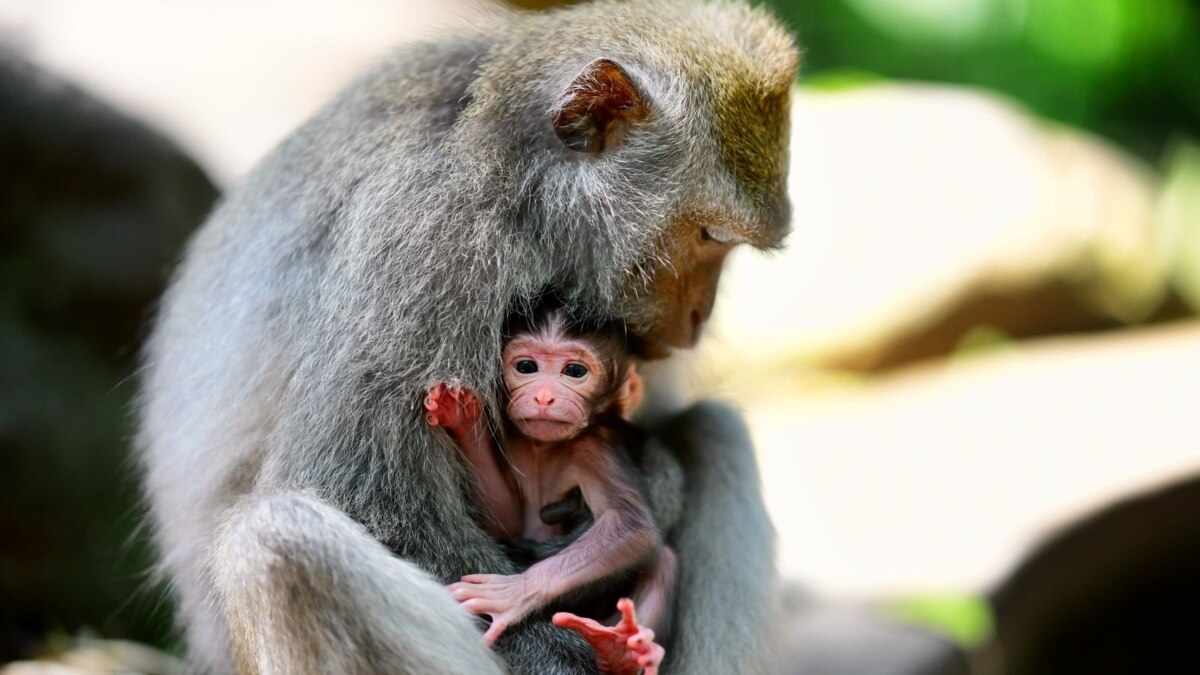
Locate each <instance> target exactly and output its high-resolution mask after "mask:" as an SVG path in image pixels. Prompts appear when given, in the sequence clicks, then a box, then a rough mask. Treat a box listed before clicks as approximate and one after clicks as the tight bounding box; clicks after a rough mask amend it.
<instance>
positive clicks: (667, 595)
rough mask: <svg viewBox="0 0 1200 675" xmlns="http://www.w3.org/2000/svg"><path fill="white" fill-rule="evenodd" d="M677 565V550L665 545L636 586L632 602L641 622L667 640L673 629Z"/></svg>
mask: <svg viewBox="0 0 1200 675" xmlns="http://www.w3.org/2000/svg"><path fill="white" fill-rule="evenodd" d="M676 568H677V565H676V561H675V552H674V551H672V550H671V547H669V546H663V547H662V550H661V551H659V554H658V556H656V558H655V560H654V562H653V563H651V564H650V566H649V568H648V569H647V570H646V572H645V573H644V575H643V576H642V577H641V578H640V579H638V583H637V587H635V588H634V589H633V601H634V603H635V604H636V605H637V610H638V614H639V615H640V616H641V618H642V623H644V624H645V625H647V626H649V627H650V628H652V629H654V633H655V634H656V635H659V636H660V637H662V638H664V639H665V638H666V637H667V636H668V635H669V634H670V630H671V611H672V602H671V601H672V599H673V598H674V594H675V575H676V574H675V573H676Z"/></svg>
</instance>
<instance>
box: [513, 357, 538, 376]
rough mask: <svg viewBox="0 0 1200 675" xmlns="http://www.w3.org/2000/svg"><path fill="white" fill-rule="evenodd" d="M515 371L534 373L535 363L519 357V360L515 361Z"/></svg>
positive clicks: (523, 373) (535, 369)
mask: <svg viewBox="0 0 1200 675" xmlns="http://www.w3.org/2000/svg"><path fill="white" fill-rule="evenodd" d="M517 372H518V373H521V374H522V375H528V374H530V373H536V372H537V364H536V363H534V362H533V361H530V360H529V359H521V360H520V361H517Z"/></svg>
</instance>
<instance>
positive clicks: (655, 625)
mask: <svg viewBox="0 0 1200 675" xmlns="http://www.w3.org/2000/svg"><path fill="white" fill-rule="evenodd" d="M626 335H627V333H626V329H625V326H624V324H623V323H621V322H617V321H605V320H581V319H577V318H574V317H572V316H570V314H569V313H568V312H567V311H566V309H565V308H562V307H558V306H556V305H555V304H554V303H553V301H550V302H548V303H544V304H543V305H542V306H541V307H539V308H537V309H536V310H534V312H533V314H532V316H529V315H525V314H520V315H517V316H516V317H514V321H511V322H510V328H509V329H508V330H507V331H506V342H505V345H504V351H503V353H502V362H501V363H502V366H501V367H502V372H503V376H504V388H505V392H506V396H505V397H504V398H505V414H504V416H503V421H504V424H503V434H502V438H503V439H504V451H503V452H501V450H500V448H498V447H497V446H496V444H495V443H494V442H493V440H492V438H491V431H490V429H489V428H488V424H487V421H486V420H484V419H482V416H481V407H480V405H479V403H478V400H477V399H476V397H475V396H474V395H473V394H472V393H471V392H469V391H465V390H462V389H457V388H452V387H447V386H445V385H437V386H435V387H434V388H433V389H431V391H430V392H429V396H428V397H427V398H426V400H425V408H426V410H427V411H428V413H427V415H426V419H427V421H428V422H429V423H430V424H433V425H441V426H443V427H445V428H446V430H447V432H449V433H450V435H451V437H452V438H454V439H455V440H456V441H457V442H458V443H459V445H460V446H462V449H463V452H464V454H465V456H466V458H467V460H468V461H469V462H470V464H471V467H472V470H473V473H474V474H475V477H476V479H477V484H478V490H479V495H478V496H479V501H480V503H481V504H482V505H483V507H484V510H485V519H486V520H485V522H486V523H488V525H489V531H490V532H492V534H493V535H494V536H497V537H499V538H501V539H508V540H512V539H517V540H519V541H520V540H523V541H527V542H533V543H534V544H545V543H551V542H560V543H558V545H557V547H556V548H557V549H558V550H556V551H554V553H553V555H545V554H543V555H537V556H535V559H536V562H535V563H534V564H533V565H532V566H530V567H529V568H528V569H525V570H523V571H522V572H521V573H520V574H515V575H498V574H471V575H467V576H464V577H463V578H462V580H461V581H459V582H457V583H454V584H451V585H450V586H449V587H448V588H449V590H450V592H451V595H452V596H453V597H454V599H455V600H457V601H459V602H460V603H462V605H463V606H464V607H466V608H467V609H469V610H470V611H472V612H474V613H477V614H487V615H490V616H491V617H492V623H491V626H490V627H489V628H488V630H487V632H486V633H485V634H484V639H485V640H486V641H487V643H488V644H492V643H493V642H494V641H495V640H496V638H498V637H499V636H500V634H501V633H503V632H504V630H505V629H506V628H508V627H509V626H510V625H512V624H514V623H516V622H518V621H521V620H522V619H524V618H526V617H527V616H529V615H530V614H531V613H532V612H534V611H536V610H539V609H542V608H544V607H546V606H547V605H550V604H551V603H556V604H559V603H561V600H562V598H563V596H566V595H568V594H579V593H580V592H581V591H583V590H584V589H585V588H586V589H587V590H588V594H589V595H591V596H596V595H599V596H600V597H601V598H605V597H607V599H608V601H607V603H608V604H605V603H604V601H603V600H602V601H601V606H602V607H604V606H606V607H608V608H609V611H611V607H612V604H611V603H612V602H615V601H616V599H617V598H619V597H621V595H623V594H627V593H628V592H629V589H632V591H633V593H632V595H633V601H632V602H629V601H626V603H627V605H626V608H625V611H624V612H623V614H625V617H624V618H623V621H622V623H624V624H626V625H632V626H637V623H636V621H635V620H634V619H633V607H634V605H635V604H636V606H637V607H638V608H639V609H640V611H641V614H642V616H643V618H644V620H645V623H646V624H647V625H648V626H649V628H640V627H638V628H636V629H635V632H634V634H633V635H629V636H627V635H625V634H624V633H623V632H621V631H620V628H617V627H614V628H608V627H605V626H603V625H601V624H599V623H597V622H595V621H585V620H584V619H583V617H578V616H575V615H573V614H570V613H567V612H560V613H559V614H556V615H555V617H554V623H555V624H556V625H559V626H565V627H571V628H573V629H575V630H577V631H578V632H579V633H580V634H581V635H582V636H583V637H584V639H585V640H587V641H588V642H589V643H590V644H592V646H593V648H594V649H595V650H596V652H597V654H602V655H604V656H605V659H606V660H613V659H614V658H615V660H617V661H618V663H607V662H602V664H601V668H602V672H605V673H618V672H620V673H623V672H636V671H637V669H638V667H642V668H646V671H647V673H651V674H652V673H654V672H657V666H658V664H659V663H660V662H661V660H662V653H663V650H662V648H661V647H660V646H659V645H657V644H655V643H654V637H655V635H656V634H657V635H662V636H664V637H665V636H666V634H667V633H666V631H667V625H666V623H667V618H668V613H669V611H670V606H669V604H670V600H671V593H672V591H673V588H674V583H675V564H676V563H675V556H674V553H673V552H672V551H671V550H670V549H669V548H667V547H665V546H664V545H663V542H662V535H661V533H660V531H659V526H658V524H657V523H656V522H655V519H654V516H653V515H652V514H651V512H650V505H649V503H648V501H647V499H646V498H645V497H644V496H643V493H644V491H645V487H644V486H643V485H642V481H641V479H640V468H639V467H640V465H641V461H640V459H641V455H642V454H643V452H644V449H645V448H644V445H645V442H644V439H643V437H642V433H641V431H640V430H638V429H637V427H635V426H633V425H632V424H630V423H629V422H628V421H626V418H627V417H628V416H629V415H631V414H632V413H633V411H634V410H635V409H636V408H637V406H638V404H639V403H640V402H641V395H642V388H641V379H640V378H639V376H638V374H637V370H636V368H635V366H634V364H633V362H632V360H631V358H630V353H629V347H628V345H627V344H626ZM581 511H582V512H584V513H583V514H580V512H581ZM583 515H586V516H590V518H589V520H590V523H589V526H588V527H586V529H584V530H583V531H582V533H579V534H577V536H576V537H574V538H573V540H572V541H570V542H569V543H567V542H565V541H563V538H564V537H567V536H568V535H570V534H572V530H576V529H577V527H578V525H579V523H578V521H579V520H581V519H582V516H583ZM630 577H632V583H630V581H631V579H630ZM598 582H603V583H598ZM568 606H571V605H568ZM610 655H615V657H612V656H610Z"/></svg>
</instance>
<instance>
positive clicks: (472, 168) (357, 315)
mask: <svg viewBox="0 0 1200 675" xmlns="http://www.w3.org/2000/svg"><path fill="white" fill-rule="evenodd" d="M795 60H796V54H795V50H794V48H793V46H792V43H791V40H790V38H789V36H788V35H787V34H786V33H785V32H784V31H783V30H782V29H781V28H780V27H779V26H778V25H777V23H776V22H774V21H773V20H772V19H771V18H770V17H769V16H767V15H766V14H764V13H763V12H761V11H757V10H750V9H748V8H745V7H742V6H740V5H735V4H725V3H713V4H708V5H690V4H682V3H675V2H646V3H630V4H617V3H598V4H594V5H588V6H582V7H575V8H571V9H567V10H563V11H559V12H551V13H546V14H538V15H522V16H518V17H513V18H511V19H506V20H502V21H499V22H498V23H497V24H496V25H494V26H490V27H488V30H487V31H485V32H480V33H477V34H473V35H468V36H465V37H460V38H455V39H452V40H445V41H438V42H429V43H423V44H416V45H412V46H410V47H407V48H405V49H403V50H401V51H400V52H398V53H397V54H396V55H394V56H393V57H392V58H391V59H389V60H388V61H387V62H385V63H383V64H381V65H380V66H379V67H378V68H377V69H375V70H374V71H372V72H371V73H369V74H368V75H366V76H365V77H363V78H362V79H360V80H359V81H358V82H356V83H355V84H354V85H353V86H351V87H350V88H349V89H347V90H346V91H345V92H344V93H343V94H341V95H340V96H339V97H338V98H337V99H335V100H334V101H333V102H332V103H331V104H330V105H329V106H328V107H327V108H326V109H325V110H324V111H322V112H321V113H320V114H319V115H318V116H317V117H316V118H314V119H313V120H312V121H310V122H309V123H308V124H306V125H305V126H303V127H302V128H301V129H299V130H298V131H297V132H296V133H295V134H294V135H293V136H292V137H291V138H289V139H288V140H287V141H285V142H284V143H283V144H282V145H281V146H280V147H279V148H277V149H276V150H275V151H274V152H273V153H272V154H271V155H270V156H269V157H268V158H267V159H265V160H264V161H263V163H262V164H261V165H260V166H259V167H258V168H257V169H256V170H255V171H254V172H253V173H252V174H251V175H250V176H249V177H248V178H247V179H246V181H245V182H244V184H243V185H241V186H239V187H238V189H236V190H235V191H233V192H232V193H231V194H230V195H229V196H228V197H227V198H226V199H225V201H224V202H223V203H222V205H221V206H220V207H219V208H218V209H217V211H216V212H215V213H214V214H213V216H212V217H211V219H210V220H209V221H208V223H207V224H206V225H205V226H204V228H203V229H202V230H201V231H200V232H199V233H198V234H197V236H196V237H195V239H194V240H193V241H192V242H191V244H190V246H189V249H188V251H187V255H186V257H185V260H184V263H183V264H182V266H181V267H180V269H179V271H178V273H177V275H176V278H175V280H174V282H173V284H172V286H171V288H170V290H169V291H168V293H167V295H166V297H165V298H164V301H163V304H162V307H161V310H160V314H159V316H158V318H157V323H156V326H155V329H154V332H153V334H152V336H151V339H150V341H149V344H148V347H147V351H146V369H145V374H144V380H143V383H144V394H143V405H142V409H141V416H140V432H139V437H138V444H139V447H140V450H141V458H142V466H143V467H144V470H145V485H146V492H147V497H148V502H149V505H150V513H151V517H152V524H153V529H154V532H155V535H156V539H157V541H158V543H159V546H160V549H161V551H162V559H163V569H164V571H165V573H166V575H167V576H168V577H169V578H170V579H171V580H172V581H173V586H174V589H175V593H176V597H177V599H178V601H179V608H180V618H181V622H182V624H183V625H184V626H185V627H186V629H187V631H188V641H189V644H190V646H191V658H192V660H193V661H194V663H195V664H196V665H197V666H198V667H200V668H202V669H208V670H215V671H221V670H227V669H229V668H230V667H231V664H232V656H231V651H232V652H236V653H237V654H238V655H239V657H238V658H239V660H240V662H241V663H242V666H243V668H244V669H248V670H252V669H254V668H251V667H250V666H249V665H247V664H257V665H256V666H254V667H255V668H258V669H266V670H272V669H273V668H271V667H267V666H266V665H264V663H267V664H271V663H280V662H286V661H287V658H290V657H287V658H285V657H286V655H289V654H290V655H293V656H294V655H295V654H299V653H305V652H306V650H307V651H311V650H313V649H317V647H316V645H321V644H322V638H321V636H319V635H314V634H313V633H314V631H315V632H317V633H322V635H326V634H333V633H337V634H342V633H346V632H347V631H348V632H349V634H351V635H359V634H362V635H369V636H370V640H369V642H370V645H372V646H370V648H367V647H366V646H363V645H359V647H360V648H359V649H358V651H353V650H351V651H347V652H345V653H342V651H339V650H338V649H337V648H336V647H334V646H325V647H322V648H321V649H320V650H319V651H321V653H323V654H328V655H329V656H327V657H326V658H328V659H334V660H335V661H336V660H337V659H339V658H344V659H346V661H345V663H342V665H343V666H344V667H345V668H347V669H348V672H358V671H364V672H373V671H375V670H380V671H388V670H389V669H388V667H385V666H387V664H389V663H391V661H389V659H391V658H392V657H391V656H389V655H390V654H391V653H392V650H391V648H390V647H387V645H393V646H394V645H395V644H397V643H400V642H404V639H403V638H404V637H411V635H410V634H409V632H406V631H398V630H394V628H395V626H394V625H393V624H394V623H395V622H394V621H390V620H382V619H381V621H380V623H381V624H382V625H376V623H375V622H371V621H368V620H367V619H366V618H364V617H369V616H370V615H371V612H370V608H371V607H382V606H385V605H388V603H389V602H399V601H398V600H395V599H394V598H392V597H391V595H389V594H388V593H387V592H384V591H379V592H373V593H367V592H366V590H365V589H366V587H367V585H369V584H368V582H367V581H366V580H362V583H356V582H355V580H356V579H357V577H356V576H355V574H354V573H352V571H351V570H352V569H355V568H363V567H364V566H369V564H372V563H371V561H375V560H376V558H375V557H374V556H375V555H376V552H377V551H376V548H373V546H377V544H373V543H372V542H383V543H385V544H386V545H387V546H388V547H389V548H390V549H392V550H394V551H396V552H398V553H399V554H400V555H401V556H402V557H403V558H405V559H407V560H409V561H412V562H413V563H415V564H416V565H417V566H419V567H420V568H422V569H424V570H426V571H428V572H429V573H431V574H433V575H434V576H435V577H437V578H439V579H441V580H449V579H454V578H457V577H459V576H461V575H462V574H465V573H468V572H478V571H481V570H495V571H503V570H505V569H507V568H508V567H509V566H510V565H509V563H508V562H507V561H506V560H505V559H504V557H503V555H502V553H501V552H500V550H499V548H498V547H497V546H496V544H495V542H493V541H491V540H490V539H489V538H488V537H487V536H486V533H484V532H483V531H482V529H481V528H479V526H478V525H477V524H476V523H475V522H474V521H473V520H472V517H471V516H472V511H471V508H470V501H469V500H468V499H466V498H465V496H464V495H466V494H469V491H467V490H465V489H464V480H465V479H466V476H465V471H464V470H463V467H462V466H461V465H460V464H458V463H456V462H455V461H454V449H453V448H451V447H448V445H447V444H446V443H445V442H444V441H443V440H441V439H440V438H439V437H438V436H437V435H435V434H433V433H431V432H430V430H428V429H427V428H425V426H424V424H423V421H422V419H421V413H420V400H421V396H422V393H423V392H424V391H425V390H426V388H427V387H428V386H429V385H430V384H433V383H435V382H460V383H462V384H464V385H466V386H468V387H471V388H473V389H475V390H477V391H489V390H490V388H491V384H492V383H493V382H494V381H495V377H496V372H497V367H498V363H499V351H500V345H501V337H500V326H501V324H502V321H503V315H504V313H505V311H506V310H507V309H508V308H509V307H510V306H511V304H512V303H513V302H514V301H518V302H519V301H520V300H521V299H522V298H529V297H532V296H533V295H535V294H536V293H537V292H539V291H541V290H542V289H544V288H546V287H552V288H554V289H555V290H556V291H557V292H558V293H559V294H560V295H562V296H563V297H564V298H565V299H566V300H567V301H569V302H571V303H573V304H575V305H576V306H577V307H579V308H580V309H581V311H584V312H592V313H595V314H605V315H613V316H619V317H622V318H624V319H626V320H627V321H628V322H629V324H630V325H631V326H632V327H633V330H634V331H635V332H636V333H637V334H638V336H639V337H640V338H641V339H642V340H643V341H644V343H645V345H646V349H647V351H648V352H649V353H651V354H653V355H664V354H665V353H667V351H668V350H669V349H670V348H672V347H687V346H690V345H691V344H693V343H694V341H695V339H696V337H697V336H698V334H699V330H700V328H701V326H702V325H703V323H704V321H705V320H706V319H707V318H708V316H709V313H710V311H711V309H712V302H713V297H714V293H715V289H716V285H717V281H718V279H719V274H720V269H721V264H722V262H723V260H724V258H725V256H726V254H727V253H728V252H729V250H730V249H732V248H733V247H734V246H736V245H738V244H741V243H749V244H751V245H754V246H757V247H762V248H769V247H773V246H776V245H778V244H779V243H780V241H781V239H782V237H783V236H784V234H785V233H786V229H787V218H788V205H787V197H786V194H785V180H786V162H787V158H786V136H787V128H786V119H787V101H788V92H789V91H790V87H791V83H792V79H793V77H794V69H795ZM685 464H686V462H685ZM697 482H698V484H699V483H702V481H697ZM689 486H690V483H689ZM689 490H691V487H689ZM346 515H348V516H349V518H345V516H346ZM310 521H311V522H310ZM305 523H307V525H306V524H305ZM291 528H295V532H296V533H303V536H302V537H301V535H300V534H297V535H296V536H297V537H300V538H301V539H304V542H305V546H299V545H298V544H296V542H295V541H294V540H293V539H289V538H288V537H287V536H285V535H288V533H291V532H292V531H293V530H292V529H291ZM364 533H365V534H364ZM289 536H290V535H289ZM307 537H311V539H307ZM268 544H269V545H268ZM242 547H249V550H250V551H251V552H247V551H244V550H242ZM264 547H265V548H264ZM264 550H272V551H276V553H275V554H272V555H267V554H265V553H263V554H262V556H261V557H262V558H263V559H265V560H269V561H274V563H280V561H282V563H280V564H286V565H294V566H295V567H296V569H294V570H292V572H293V574H292V575H291V576H292V577H295V579H296V580H297V581H296V582H295V583H296V584H298V585H297V586H295V588H299V589H302V590H296V591H294V592H291V593H290V594H285V595H286V596H287V597H288V598H290V600H289V601H288V602H293V603H294V602H300V606H299V607H291V609H290V610H289V611H283V610H281V608H280V607H279V605H280V603H282V602H283V600H281V599H280V596H279V595H278V594H276V593H272V592H271V590H270V589H269V588H263V587H261V584H260V585H255V582H253V577H254V575H253V574H252V573H251V572H250V571H248V570H247V569H245V567H243V566H244V565H248V564H250V561H253V560H258V557H256V555H254V554H252V552H253V551H259V552H260V553H261V552H262V551H264ZM234 551H240V552H241V553H239V554H238V555H234ZM279 551H284V552H285V553H286V554H285V553H279ZM304 551H307V553H305V552H304ZM322 551H323V552H324V553H322ZM680 554H681V557H684V556H687V555H688V551H687V550H686V547H684V548H683V549H682V550H681V551H680ZM697 557H699V556H697ZM385 560H389V559H385V558H379V561H380V562H379V563H378V564H379V565H382V566H384V567H386V568H387V569H389V570H392V572H391V573H395V574H399V572H396V571H395V570H394V569H393V568H392V567H389V565H393V564H394V563H389V562H383V561H385ZM264 564H265V563H264ZM395 564H398V563H395ZM343 566H345V567H343ZM321 570H328V571H329V574H328V575H327V576H328V578H329V579H335V580H338V581H329V582H328V583H337V584H349V587H348V588H343V587H341V586H339V587H338V592H337V593H335V592H333V591H332V590H330V589H329V588H327V587H326V586H324V585H323V584H324V583H325V582H323V581H321V579H323V578H325V577H323V576H322V572H321ZM685 572H686V571H685ZM282 577H288V575H282ZM282 577H281V575H279V574H274V575H269V576H268V577H266V578H268V579H270V580H275V581H278V579H280V578H282ZM289 578H290V577H289ZM275 581H270V582H267V581H264V582H262V583H263V584H266V585H267V586H269V585H270V583H274V582H275ZM682 583H684V584H685V585H686V584H687V583H688V578H687V576H686V573H685V576H684V577H683V582H682ZM394 585H395V584H393V586H394ZM730 587H733V586H732V585H730ZM303 589H307V590H303ZM414 592H415V591H414ZM687 592H688V589H686V588H684V589H682V590H681V593H687ZM697 592H699V591H698V590H697ZM356 595H363V597H364V598H372V597H373V598H374V602H373V603H367V600H365V599H364V600H363V601H362V602H364V603H367V604H368V607H365V608H360V612H359V613H360V616H358V617H356V618H355V621H353V622H351V621H350V620H349V619H348V618H346V616H347V615H349V614H354V612H353V611H349V610H347V609H339V608H338V607H336V606H332V605H331V604H330V603H331V602H332V601H331V600H330V598H334V597H340V598H343V599H345V598H349V597H354V596H356ZM321 598H324V599H325V602H324V603H323V602H322V601H321V600H320V599H321ZM297 599H299V600H297ZM258 607H261V608H263V609H262V611H264V612H268V615H269V616H271V617H276V618H278V617H281V616H287V617H294V618H295V620H296V621H297V622H298V623H297V626H309V627H310V629H309V630H302V629H301V628H298V627H291V628H286V629H285V628H280V627H278V626H275V627H271V626H269V625H266V624H264V623H263V622H261V621H252V620H250V619H247V618H246V615H247V613H249V614H253V613H254V612H255V611H257V609H256V608H258ZM379 613H380V616H390V614H389V613H388V612H385V611H384V610H383V609H379ZM343 619H345V620H344V621H343ZM326 625H327V627H328V630H326V631H324V632H322V631H316V629H312V626H326ZM351 625H353V626H355V627H354V628H351V627H349V626H351ZM364 626H365V627H364ZM548 630H549V629H543V628H539V627H536V626H533V627H529V628H527V629H521V630H514V631H513V633H514V634H513V636H512V637H511V638H510V640H509V642H510V643H502V644H500V645H498V649H499V650H500V651H501V652H502V653H503V654H504V656H505V658H506V660H508V662H509V664H510V665H511V666H512V667H513V668H514V669H515V670H517V671H518V672H524V671H525V670H526V669H528V671H529V672H573V670H572V668H573V666H571V665H570V663H574V661H572V659H575V658H577V654H578V650H577V649H575V650H573V648H570V647H569V645H568V646H563V648H562V649H561V650H547V649H545V645H546V644H548V643H555V641H556V640H557V641H559V642H561V640H562V639H563V638H560V637H555V635H556V634H555V633H553V632H547V631H548ZM373 631H374V632H373ZM298 632H303V633H305V634H304V636H303V639H301V638H299V637H298V636H297V633H298ZM363 639H364V640H366V639H367V638H365V637H364V638H363ZM547 641H548V642H547ZM364 644H366V643H364ZM565 644H566V643H564V645H565ZM305 645H309V646H307V647H306V646H305ZM409 648H411V645H405V649H409ZM405 649H400V648H399V647H396V651H398V652H403V651H405ZM680 649H682V650H684V653H685V654H686V650H687V649H688V647H687V646H686V645H681V648H680ZM418 651H419V650H418ZM735 651H736V650H735ZM413 653H415V652H413ZM573 653H575V654H576V656H571V654H573ZM264 654H269V655H271V657H272V658H273V659H274V661H271V660H268V661H263V662H260V661H257V660H256V659H259V658H260V657H262V656H263V655H264ZM433 656H435V655H430V658H432V657H433ZM264 658H265V657H264ZM295 658H297V659H299V658H300V657H298V656H296V657H295ZM480 658H483V657H480ZM579 658H582V657H579ZM680 658H684V659H685V660H686V656H681V657H680ZM354 659H359V661H355V660H354ZM563 659H566V661H564V660H563ZM360 661H361V663H360ZM339 663H341V662H339ZM555 664H557V665H555ZM564 664H565V665H564ZM392 665H393V666H395V664H392ZM410 670H411V669H410ZM390 672H405V668H404V667H399V666H395V667H393V668H392V669H391V671H390Z"/></svg>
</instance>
